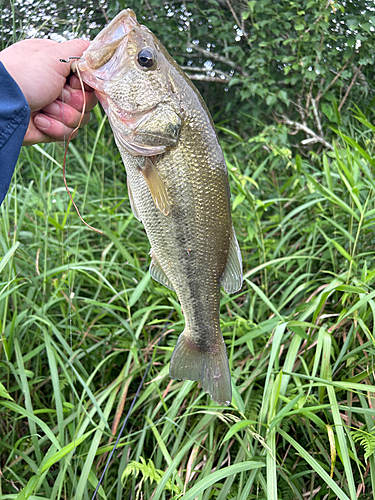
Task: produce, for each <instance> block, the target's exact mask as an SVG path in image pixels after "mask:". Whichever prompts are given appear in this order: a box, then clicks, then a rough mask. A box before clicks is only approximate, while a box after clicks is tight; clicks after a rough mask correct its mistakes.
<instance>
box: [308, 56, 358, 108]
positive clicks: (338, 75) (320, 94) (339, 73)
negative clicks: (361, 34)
mask: <svg viewBox="0 0 375 500" xmlns="http://www.w3.org/2000/svg"><path fill="white" fill-rule="evenodd" d="M352 57H353V56H351V57H349V59H348V60H347V61H346V63H345V64H344V66H343V67H342V68H341V69H340V71H339V72H338V73H337V75H336V76H335V78H334V79H333V80H332V82H331V83H330V84H329V85H328V87H326V88H325V89H324V90H323V92H319V93H318V95H317V96H316V99H315V102H318V101H319V99H320V98H321V97H322V96H323V95H324V94H325V93H326V92H327V91H328V89H330V88H331V87H332V85H333V84H334V83H335V81H336V80H337V79H338V78H340V76H341V75H342V73H343V71H344V70H345V68H346V67H347V65H348V64H349V62H350V60H351V59H352Z"/></svg>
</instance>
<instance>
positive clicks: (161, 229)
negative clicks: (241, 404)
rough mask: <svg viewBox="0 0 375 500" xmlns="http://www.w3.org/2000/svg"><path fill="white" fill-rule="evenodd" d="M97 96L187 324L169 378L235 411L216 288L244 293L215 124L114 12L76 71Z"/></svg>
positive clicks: (142, 36)
mask: <svg viewBox="0 0 375 500" xmlns="http://www.w3.org/2000/svg"><path fill="white" fill-rule="evenodd" d="M76 65H77V66H78V69H79V73H80V74H81V77H82V79H83V81H84V82H85V83H87V84H88V85H89V86H91V87H92V88H94V89H95V93H96V95H97V97H98V99H99V101H100V103H101V104H102V106H103V108H104V110H105V112H106V114H107V115H108V120H109V123H110V125H111V128H112V131H113V134H114V139H115V142H116V144H117V147H118V149H119V151H120V154H121V157H122V161H123V163H124V166H125V169H126V173H127V186H128V193H129V199H130V204H131V208H132V210H133V213H134V216H135V217H136V218H137V219H138V220H139V221H140V222H142V224H143V226H144V228H145V231H146V234H147V237H148V239H149V242H150V244H151V251H150V255H151V263H150V268H149V271H150V274H151V276H152V278H153V279H154V280H156V281H157V282H159V283H161V284H162V285H164V286H165V287H167V288H169V289H170V290H173V291H175V292H176V294H177V296H178V299H179V301H180V304H181V308H182V310H183V314H184V318H185V328H184V330H183V332H182V333H181V335H180V336H179V338H178V340H177V344H176V346H175V348H174V351H173V354H172V358H171V361H170V368H169V374H170V376H171V378H172V379H175V380H195V381H199V380H200V381H201V384H202V388H203V390H204V391H205V392H206V393H208V394H209V395H210V396H211V399H213V400H214V401H215V402H217V403H219V404H225V405H229V404H231V401H232V386H231V376H230V370H229V363H228V357H227V350H226V345H225V342H224V339H223V335H222V332H221V330H220V293H221V287H223V288H224V290H225V291H226V292H227V293H234V292H238V291H239V290H240V289H241V287H242V259H241V252H240V248H239V245H238V242H237V238H236V235H235V232H234V228H233V223H232V218H231V206H230V190H229V181H228V172H227V167H226V164H225V160H224V156H223V152H222V149H221V147H220V144H219V141H218V137H217V134H216V131H215V127H214V124H213V121H212V118H211V115H210V113H209V111H208V109H207V106H206V104H205V103H204V101H203V99H202V97H201V95H200V94H199V92H198V90H197V89H196V88H195V86H194V85H193V83H192V82H191V80H190V79H189V78H188V77H187V76H186V75H185V73H184V72H183V71H182V70H181V68H180V67H179V66H178V64H177V63H176V62H175V61H174V60H173V58H172V57H171V56H170V55H169V54H168V52H167V50H166V49H165V48H164V47H163V45H162V44H161V42H160V41H159V40H158V39H157V38H156V36H155V35H154V34H153V33H152V32H151V31H150V30H149V29H148V28H147V27H146V26H143V25H141V24H139V23H138V21H137V18H136V15H135V13H134V12H133V11H132V10H130V9H126V10H123V11H122V12H120V13H119V14H118V15H117V16H116V17H115V18H114V19H113V20H112V21H111V22H110V23H109V24H108V26H106V27H105V28H104V29H103V30H102V31H101V32H100V33H99V34H98V35H97V36H96V38H95V39H94V40H93V41H92V43H91V44H90V46H89V48H88V49H87V50H86V51H85V52H84V54H83V56H82V59H80V60H79V61H78V62H76Z"/></svg>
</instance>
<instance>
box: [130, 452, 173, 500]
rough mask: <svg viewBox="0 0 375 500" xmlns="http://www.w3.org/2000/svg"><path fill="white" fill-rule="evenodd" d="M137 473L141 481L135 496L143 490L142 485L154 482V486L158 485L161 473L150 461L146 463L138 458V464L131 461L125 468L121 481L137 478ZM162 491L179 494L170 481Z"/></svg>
mask: <svg viewBox="0 0 375 500" xmlns="http://www.w3.org/2000/svg"><path fill="white" fill-rule="evenodd" d="M139 473H141V474H142V480H141V482H140V483H139V493H138V495H137V496H139V495H140V492H141V491H142V489H143V483H145V482H147V481H150V483H153V482H155V483H156V484H159V483H160V481H161V478H162V476H163V471H162V470H159V469H156V467H155V464H154V462H153V461H152V460H151V459H149V461H148V462H147V463H146V460H145V459H144V458H143V457H140V462H136V461H135V460H132V461H131V462H130V463H129V464H128V465H127V466H126V468H125V470H124V472H123V473H122V477H121V481H123V482H124V483H125V482H126V481H127V480H128V478H129V476H135V477H138V474H139ZM164 489H166V490H168V491H170V492H172V493H181V491H180V490H179V488H178V486H177V485H174V486H172V483H171V481H170V480H169V481H167V482H166V484H165V486H164Z"/></svg>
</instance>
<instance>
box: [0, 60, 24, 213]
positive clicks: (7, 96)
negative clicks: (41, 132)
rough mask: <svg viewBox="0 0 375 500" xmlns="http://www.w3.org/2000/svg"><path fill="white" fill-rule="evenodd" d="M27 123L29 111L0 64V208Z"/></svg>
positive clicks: (16, 86) (18, 89) (15, 84)
mask: <svg viewBox="0 0 375 500" xmlns="http://www.w3.org/2000/svg"><path fill="white" fill-rule="evenodd" d="M29 120H30V108H29V105H28V104H27V101H26V99H25V96H24V95H23V93H22V91H21V89H20V88H19V86H18V85H17V83H16V82H15V81H14V80H13V78H12V77H11V76H10V74H9V73H8V72H7V71H6V69H5V68H4V66H3V64H2V63H1V62H0V205H1V203H2V202H3V200H4V198H5V195H6V194H7V192H8V189H9V184H10V181H11V178H12V175H13V172H14V167H15V166H16V163H17V159H18V155H19V153H20V149H21V146H22V142H23V138H24V137H25V134H26V130H27V127H28V125H29Z"/></svg>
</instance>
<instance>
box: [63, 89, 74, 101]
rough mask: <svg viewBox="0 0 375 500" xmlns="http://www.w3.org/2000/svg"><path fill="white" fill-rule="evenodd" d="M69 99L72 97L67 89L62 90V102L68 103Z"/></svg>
mask: <svg viewBox="0 0 375 500" xmlns="http://www.w3.org/2000/svg"><path fill="white" fill-rule="evenodd" d="M71 97H72V94H71V93H70V92H69V90H68V89H62V92H61V100H62V102H69V101H70V98H71Z"/></svg>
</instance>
